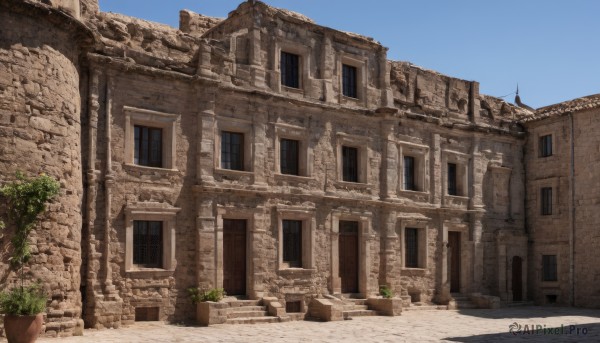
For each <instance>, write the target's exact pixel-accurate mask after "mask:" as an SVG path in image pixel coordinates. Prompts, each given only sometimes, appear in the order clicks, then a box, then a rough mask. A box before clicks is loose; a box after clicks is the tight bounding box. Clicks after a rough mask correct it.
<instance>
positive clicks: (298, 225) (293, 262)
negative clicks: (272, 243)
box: [281, 219, 304, 268]
mask: <svg viewBox="0 0 600 343" xmlns="http://www.w3.org/2000/svg"><path fill="white" fill-rule="evenodd" d="M286 224H287V225H286ZM292 224H294V225H292ZM303 225H304V223H303V221H302V220H297V219H282V221H281V236H282V240H283V246H282V252H281V253H282V255H283V256H282V261H283V263H287V265H288V267H289V268H302V231H303V229H302V226H303ZM292 230H294V231H297V232H293V233H292V232H286V231H292ZM292 236H296V237H295V239H296V241H295V242H290V238H291V237H292ZM292 246H293V247H292ZM292 248H293V249H292ZM290 249H291V250H290ZM290 255H294V256H290ZM286 256H287V257H286Z"/></svg>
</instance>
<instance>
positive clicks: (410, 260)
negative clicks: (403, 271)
mask: <svg viewBox="0 0 600 343" xmlns="http://www.w3.org/2000/svg"><path fill="white" fill-rule="evenodd" d="M405 230H406V231H405V232H404V243H405V252H406V256H405V263H404V265H405V267H407V268H418V267H419V229H411V228H406V229H405Z"/></svg>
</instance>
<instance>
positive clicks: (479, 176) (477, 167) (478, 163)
mask: <svg viewBox="0 0 600 343" xmlns="http://www.w3.org/2000/svg"><path fill="white" fill-rule="evenodd" d="M479 145H480V139H479V137H473V140H472V145H471V162H470V165H469V174H470V175H471V182H470V191H469V195H470V199H469V209H471V210H473V209H475V210H477V209H482V208H483V207H484V204H483V177H484V175H485V172H486V170H487V162H486V161H485V160H484V156H483V154H481V153H480V152H479Z"/></svg>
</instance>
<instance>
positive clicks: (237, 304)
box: [225, 300, 260, 307]
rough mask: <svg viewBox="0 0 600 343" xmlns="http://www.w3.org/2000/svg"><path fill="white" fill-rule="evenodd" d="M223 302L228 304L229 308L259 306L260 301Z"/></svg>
mask: <svg viewBox="0 0 600 343" xmlns="http://www.w3.org/2000/svg"><path fill="white" fill-rule="evenodd" d="M225 302H226V303H228V304H229V307H242V306H260V300H233V301H225Z"/></svg>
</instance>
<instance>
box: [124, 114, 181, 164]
mask: <svg viewBox="0 0 600 343" xmlns="http://www.w3.org/2000/svg"><path fill="white" fill-rule="evenodd" d="M123 113H124V115H125V147H124V149H123V150H124V153H125V161H124V162H125V165H127V166H135V167H139V168H151V169H167V170H177V160H176V157H177V132H176V129H177V128H176V125H175V124H176V123H177V122H178V121H179V119H180V117H181V115H179V114H173V113H165V112H157V111H151V110H146V109H141V108H135V107H130V106H123ZM136 125H141V126H148V127H155V128H161V129H163V135H162V163H163V166H162V167H161V168H155V167H147V166H141V165H137V164H135V163H134V154H135V135H134V127H135V126H136Z"/></svg>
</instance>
